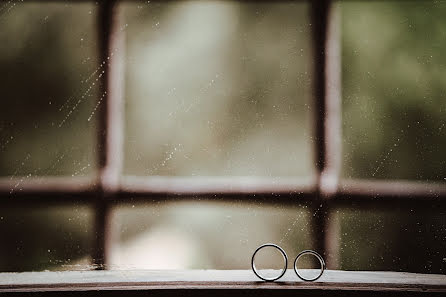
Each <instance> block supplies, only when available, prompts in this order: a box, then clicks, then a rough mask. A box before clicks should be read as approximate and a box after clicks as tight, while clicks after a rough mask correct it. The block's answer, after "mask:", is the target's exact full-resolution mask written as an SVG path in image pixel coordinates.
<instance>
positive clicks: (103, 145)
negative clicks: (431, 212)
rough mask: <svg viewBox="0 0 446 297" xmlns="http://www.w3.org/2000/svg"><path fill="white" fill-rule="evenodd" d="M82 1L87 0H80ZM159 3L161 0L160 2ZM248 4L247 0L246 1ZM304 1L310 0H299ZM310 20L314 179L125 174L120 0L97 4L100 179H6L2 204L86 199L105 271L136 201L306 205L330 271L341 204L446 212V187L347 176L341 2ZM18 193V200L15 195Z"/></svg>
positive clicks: (314, 10)
mask: <svg viewBox="0 0 446 297" xmlns="http://www.w3.org/2000/svg"><path fill="white" fill-rule="evenodd" d="M76 1H82V0H76ZM155 1H156V0H155ZM241 1H244V0H241ZM295 1H304V0H295ZM308 1H309V4H310V5H311V23H312V24H313V26H312V28H313V30H312V37H313V38H312V40H313V55H314V63H313V64H314V71H313V73H314V77H313V84H314V86H313V89H314V94H313V101H314V102H313V110H314V112H313V115H312V122H313V130H312V139H313V142H314V144H313V145H314V146H313V150H314V152H315V158H316V159H315V171H316V176H315V178H314V179H311V180H299V179H289V180H281V181H277V180H274V179H268V178H253V179H246V180H242V181H240V179H239V178H232V177H224V178H217V177H216V178H207V177H193V178H181V177H132V176H122V175H121V172H122V163H123V133H124V132H123V130H124V129H123V128H124V58H125V52H124V49H125V46H124V34H125V32H124V31H123V30H121V29H120V28H121V27H122V26H121V24H120V21H121V17H120V13H119V3H120V1H119V0H104V1H102V2H100V3H99V13H98V21H97V22H98V24H97V27H98V32H99V34H98V38H99V44H100V46H99V54H100V61H107V63H106V65H105V70H106V71H105V73H104V75H103V76H102V78H101V83H100V88H101V91H100V93H101V94H102V93H103V94H106V95H105V97H104V99H103V104H101V105H100V106H99V108H98V128H97V132H96V133H97V147H96V150H97V160H98V167H99V170H98V176H94V177H89V178H78V177H75V178H72V177H46V178H44V179H42V178H38V179H33V178H29V179H26V180H25V181H23V179H22V181H21V190H20V191H15V192H14V193H11V191H10V190H11V188H12V187H14V184H16V183H17V181H18V180H19V179H20V178H2V179H0V205H13V204H17V205H20V204H22V203H26V204H27V205H28V204H37V205H49V204H64V203H68V204H72V203H79V202H82V203H87V204H92V205H93V206H94V212H95V227H94V228H95V232H94V234H95V238H94V241H95V243H94V249H93V255H92V258H93V259H94V263H93V264H94V265H95V266H96V267H98V269H100V270H102V269H107V264H108V259H109V255H108V253H109V251H110V245H111V243H110V240H109V239H110V232H111V227H110V220H111V219H110V218H111V216H110V214H111V210H112V208H113V207H114V206H115V205H117V204H124V203H134V202H135V201H145V200H146V199H148V200H153V199H154V198H156V199H157V200H158V201H163V200H170V199H175V200H181V199H183V198H186V199H190V197H191V196H192V197H196V198H198V199H200V200H203V199H209V200H212V201H214V200H216V199H218V200H225V201H231V200H238V201H240V200H243V201H246V202H252V201H262V202H264V203H265V202H266V203H281V204H293V205H297V204H302V203H304V204H307V205H309V206H310V208H311V210H312V212H313V213H315V216H312V217H311V219H312V228H313V230H314V232H313V233H314V236H315V238H314V243H315V246H314V249H315V250H317V251H318V252H320V253H321V254H322V255H324V257H325V259H326V263H327V267H328V269H336V268H338V267H339V259H338V258H339V252H338V251H339V236H338V232H339V226H337V225H336V222H333V220H332V221H330V220H329V219H328V217H329V214H330V213H331V212H333V210H335V209H336V208H339V207H342V206H349V207H355V208H364V209H372V208H377V207H378V208H379V207H389V206H392V205H395V204H398V206H399V207H404V208H412V207H417V208H432V207H439V208H441V209H446V186H445V185H444V184H436V183H423V182H410V181H398V180H391V181H376V180H341V178H340V167H341V160H342V153H341V139H342V137H341V136H342V131H341V130H342V128H341V112H342V110H341V102H342V100H341V97H342V94H341V58H340V57H341V55H340V51H341V49H340V33H341V32H340V17H341V16H340V13H339V7H338V6H339V5H338V3H337V2H340V1H337V0H312V1H311V0H308ZM11 197H14V199H11Z"/></svg>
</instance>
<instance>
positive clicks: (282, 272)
mask: <svg viewBox="0 0 446 297" xmlns="http://www.w3.org/2000/svg"><path fill="white" fill-rule="evenodd" d="M265 247H273V248H276V249H277V250H279V252H280V253H281V254H282V256H283V260H284V262H285V264H284V266H283V268H282V271H281V272H280V274H279V275H277V276H274V277H265V276H262V275H261V274H260V272H259V270H258V269H257V268H256V264H255V257H256V254H257V252H258V251H260V250H261V249H263V248H265ZM303 255H313V256H315V257H316V258H317V259H318V260H319V263H320V264H321V268H320V272H319V274H318V275H317V276H315V277H313V278H306V277H303V276H302V275H301V274H300V273H299V271H298V268H297V263H298V262H299V259H300V258H301V257H302V256H303ZM287 267H288V256H287V255H286V253H285V251H284V250H283V249H282V248H281V247H280V246H278V245H276V244H274V243H266V244H263V245H261V246H259V247H258V248H257V249H256V251H255V252H254V254H253V255H252V259H251V268H252V271H254V273H255V275H257V277H258V278H260V279H262V280H264V281H267V282H273V281H275V280H278V279H279V278H281V277H282V276H283V275H284V274H285V272H286V270H287ZM324 270H325V261H324V258H322V256H321V255H319V254H318V253H316V252H315V251H312V250H304V251H302V252H300V253H299V254H298V255H297V257H296V259H295V260H294V272H295V273H296V275H297V276H298V277H299V278H300V279H301V280H303V281H307V282H312V281H315V280H317V279H318V278H320V277H321V276H322V274H323V273H324Z"/></svg>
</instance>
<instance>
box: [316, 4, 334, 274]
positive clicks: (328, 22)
mask: <svg viewBox="0 0 446 297" xmlns="http://www.w3.org/2000/svg"><path fill="white" fill-rule="evenodd" d="M338 19H339V16H338V9H337V6H336V4H334V3H333V1H331V0H319V1H313V2H312V7H311V22H312V25H313V31H312V32H313V50H314V102H315V103H314V135H313V137H314V145H315V156H316V160H315V161H316V164H315V166H316V172H317V184H318V191H317V192H318V193H317V196H318V197H317V198H318V199H317V200H316V202H315V204H314V208H313V214H314V215H313V231H314V234H315V238H314V241H315V248H316V249H317V250H318V251H320V252H321V253H322V254H324V256H325V258H326V259H327V266H328V267H329V268H336V267H337V262H338V261H337V259H338V252H337V246H338V242H337V241H338V232H337V230H338V226H337V221H336V220H335V219H334V218H331V220H330V216H329V214H330V210H329V205H328V200H329V198H330V197H332V196H333V195H335V194H336V191H337V187H338V181H339V172H340V165H341V85H340V84H341V78H340V74H341V72H340V43H339V37H340V35H339V26H338V24H339V20H338Z"/></svg>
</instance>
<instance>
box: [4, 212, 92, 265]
mask: <svg viewBox="0 0 446 297" xmlns="http://www.w3.org/2000/svg"><path fill="white" fill-rule="evenodd" d="M92 226H93V212H92V211H91V209H89V208H88V207H85V206H76V207H67V206H57V207H56V206H52V207H39V208H36V207H26V206H25V207H14V208H12V207H2V208H1V209H0V238H2V243H1V244H0V271H2V272H4V271H41V270H47V269H48V270H83V269H90V258H91V257H90V252H91V246H92V239H93V238H92V234H93V233H92V229H91V228H92Z"/></svg>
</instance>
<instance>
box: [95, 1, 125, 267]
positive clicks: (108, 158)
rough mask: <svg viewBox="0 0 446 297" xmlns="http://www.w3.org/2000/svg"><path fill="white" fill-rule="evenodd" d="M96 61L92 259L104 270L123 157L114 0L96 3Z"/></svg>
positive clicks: (119, 51)
mask: <svg viewBox="0 0 446 297" xmlns="http://www.w3.org/2000/svg"><path fill="white" fill-rule="evenodd" d="M99 7H100V8H99V16H98V17H99V26H98V28H99V32H98V35H99V38H100V57H101V58H100V61H101V63H103V64H104V66H105V67H104V70H105V72H104V75H103V80H102V81H101V93H100V94H101V95H100V96H101V97H102V96H103V97H104V100H103V101H104V102H103V104H102V105H101V108H100V110H99V117H98V119H99V123H98V132H97V133H98V134H97V135H98V148H97V153H98V161H99V188H100V192H101V194H100V195H98V197H97V199H96V205H95V211H96V219H95V246H94V255H93V262H94V264H95V265H96V266H97V268H98V269H105V267H106V264H107V258H108V251H109V241H110V238H109V234H110V224H109V223H110V222H109V220H110V219H109V218H110V204H109V203H108V200H109V198H110V197H113V195H114V194H115V193H116V192H117V190H118V189H119V179H120V174H121V171H122V159H123V106H124V105H123V71H124V69H123V68H124V67H123V59H124V52H123V50H124V44H123V37H122V30H120V26H119V14H118V2H117V1H103V2H101V3H100V6H99Z"/></svg>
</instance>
